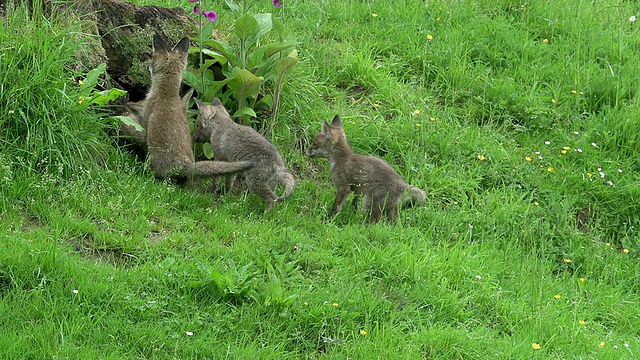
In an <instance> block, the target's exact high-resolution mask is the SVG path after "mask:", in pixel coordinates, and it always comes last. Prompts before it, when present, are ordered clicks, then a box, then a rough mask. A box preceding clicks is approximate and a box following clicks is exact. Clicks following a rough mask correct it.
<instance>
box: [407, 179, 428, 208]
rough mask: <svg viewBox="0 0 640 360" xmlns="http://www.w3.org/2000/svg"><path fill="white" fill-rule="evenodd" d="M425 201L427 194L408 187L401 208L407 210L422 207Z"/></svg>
mask: <svg viewBox="0 0 640 360" xmlns="http://www.w3.org/2000/svg"><path fill="white" fill-rule="evenodd" d="M426 201H427V194H426V193H425V192H424V191H423V190H420V189H418V188H417V187H415V186H411V185H409V187H408V188H407V194H406V196H405V199H404V204H403V207H405V208H408V207H412V206H415V205H422V204H424V203H425V202H426Z"/></svg>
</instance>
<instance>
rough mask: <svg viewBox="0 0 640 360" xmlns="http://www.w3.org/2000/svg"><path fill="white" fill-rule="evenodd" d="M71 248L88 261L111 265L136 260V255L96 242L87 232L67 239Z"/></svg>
mask: <svg viewBox="0 0 640 360" xmlns="http://www.w3.org/2000/svg"><path fill="white" fill-rule="evenodd" d="M69 243H71V245H72V246H73V249H74V250H75V251H76V253H78V255H80V257H81V258H84V259H86V260H89V261H94V262H100V263H105V264H109V265H113V266H130V265H133V264H135V263H136V262H137V261H138V258H137V256H135V255H134V254H131V253H128V252H126V251H125V250H124V249H122V248H119V247H109V246H107V245H105V244H98V243H97V242H96V241H95V239H94V238H93V237H92V236H91V235H89V234H87V235H84V236H82V237H75V238H71V239H69Z"/></svg>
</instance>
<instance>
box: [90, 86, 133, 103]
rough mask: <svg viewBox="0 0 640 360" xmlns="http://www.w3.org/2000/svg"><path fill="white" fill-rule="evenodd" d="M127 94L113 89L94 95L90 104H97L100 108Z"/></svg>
mask: <svg viewBox="0 0 640 360" xmlns="http://www.w3.org/2000/svg"><path fill="white" fill-rule="evenodd" d="M126 93H127V92H126V91H124V90H120V89H116V88H111V89H109V90H103V91H100V92H98V93H94V98H93V99H91V102H90V104H96V105H98V106H104V105H105V104H106V103H108V102H109V101H111V100H115V99H117V98H119V97H120V96H122V95H124V94H126Z"/></svg>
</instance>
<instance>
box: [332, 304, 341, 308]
mask: <svg viewBox="0 0 640 360" xmlns="http://www.w3.org/2000/svg"><path fill="white" fill-rule="evenodd" d="M331 306H333V307H338V306H340V304H338V303H333V304H331Z"/></svg>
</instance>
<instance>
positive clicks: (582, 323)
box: [578, 320, 587, 325]
mask: <svg viewBox="0 0 640 360" xmlns="http://www.w3.org/2000/svg"><path fill="white" fill-rule="evenodd" d="M578 323H579V324H580V325H586V324H587V322H586V321H584V320H580V321H578Z"/></svg>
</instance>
